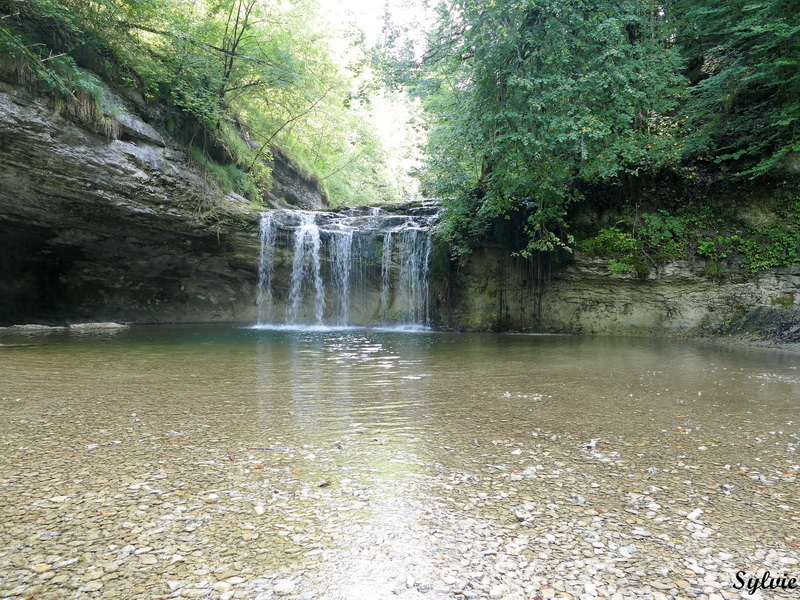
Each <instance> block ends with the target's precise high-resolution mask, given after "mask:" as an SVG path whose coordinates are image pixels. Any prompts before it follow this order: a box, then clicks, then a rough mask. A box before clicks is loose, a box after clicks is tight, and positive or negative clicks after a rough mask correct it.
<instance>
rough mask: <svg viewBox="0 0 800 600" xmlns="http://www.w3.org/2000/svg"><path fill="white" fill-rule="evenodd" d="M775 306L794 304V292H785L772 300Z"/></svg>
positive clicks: (771, 302)
mask: <svg viewBox="0 0 800 600" xmlns="http://www.w3.org/2000/svg"><path fill="white" fill-rule="evenodd" d="M770 304H772V305H773V306H794V294H784V295H783V296H778V297H777V298H773V299H772V300H770Z"/></svg>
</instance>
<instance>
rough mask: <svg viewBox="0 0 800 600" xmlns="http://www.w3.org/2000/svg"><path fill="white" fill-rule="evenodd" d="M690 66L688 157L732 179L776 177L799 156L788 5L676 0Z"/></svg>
mask: <svg viewBox="0 0 800 600" xmlns="http://www.w3.org/2000/svg"><path fill="white" fill-rule="evenodd" d="M670 12H671V14H673V15H675V17H676V19H679V37H678V41H679V43H680V45H681V47H682V49H683V52H684V54H685V56H686V58H687V61H688V64H689V65H690V68H691V70H690V76H691V78H692V83H693V87H692V95H691V98H690V101H689V102H687V103H686V104H684V106H683V108H682V110H681V115H682V117H683V118H684V119H685V120H686V122H687V123H688V125H689V130H688V132H689V135H688V137H687V146H686V151H687V157H689V158H691V159H695V160H696V159H699V160H706V161H709V162H711V163H716V164H717V165H719V166H720V167H722V168H724V169H726V170H728V171H730V172H731V173H733V174H737V175H740V176H746V177H750V178H753V177H759V176H763V175H768V174H771V173H773V172H775V171H776V170H777V169H778V168H779V167H780V166H781V164H782V162H783V161H784V160H785V159H786V158H787V157H788V156H790V155H791V154H792V153H794V152H798V151H800V127H798V124H800V7H799V6H798V5H797V3H796V2H791V1H790V2H787V1H786V0H728V1H726V2H722V3H709V2H698V1H697V0H677V1H676V2H674V3H673V5H672V6H671V8H670Z"/></svg>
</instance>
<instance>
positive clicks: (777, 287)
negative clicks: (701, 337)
mask: <svg viewBox="0 0 800 600" xmlns="http://www.w3.org/2000/svg"><path fill="white" fill-rule="evenodd" d="M437 294H438V296H439V307H440V309H441V312H442V324H443V325H444V326H446V327H451V328H455V329H478V330H505V329H512V330H522V331H525V330H527V331H552V332H578V333H599V334H632V335H675V334H690V335H698V334H704V333H711V332H716V333H737V332H740V333H748V332H749V333H752V334H753V335H754V336H755V337H758V338H762V339H770V338H775V341H782V342H783V343H787V342H792V341H796V342H800V330H798V327H797V322H796V315H797V308H798V305H800V266H798V267H794V268H789V269H782V270H779V271H777V272H773V273H764V274H762V275H760V276H759V277H757V278H755V279H744V278H742V279H736V278H732V279H730V280H726V281H723V282H720V281H717V280H714V279H713V278H710V277H708V276H707V275H706V274H705V273H704V269H703V265H702V263H699V262H698V263H691V262H677V263H673V264H670V265H667V266H665V267H663V268H662V269H660V271H659V272H654V273H652V274H651V276H650V277H649V278H647V279H637V278H635V277H629V276H619V275H612V274H611V273H610V272H609V271H608V268H607V265H606V262H605V261H603V260H599V259H593V258H586V257H577V258H576V260H575V261H574V262H573V263H571V264H570V265H568V266H567V267H565V268H562V269H558V270H555V271H554V272H553V273H552V276H551V278H550V279H549V280H548V281H546V282H544V283H542V282H541V281H538V279H537V277H536V276H535V273H534V272H533V271H532V269H531V265H530V263H528V262H527V261H524V260H521V259H517V258H513V257H510V256H509V255H508V253H506V252H503V251H501V250H497V249H484V250H481V251H478V252H475V253H474V254H473V255H471V256H470V258H469V259H468V260H466V261H465V262H464V263H463V264H461V265H460V267H459V268H458V269H454V270H453V271H452V272H451V273H450V274H449V281H448V282H447V283H446V284H444V285H443V284H441V283H440V285H439V287H438V291H437ZM793 315H794V316H793ZM793 319H794V320H795V322H794V326H793V325H792V320H793ZM793 327H794V328H793ZM772 331H775V332H776V333H775V334H774V335H773V334H772V333H771V332H772ZM781 332H782V333H781ZM793 332H794V333H796V334H797V335H796V336H795V337H797V339H796V340H795V339H794V338H793V337H792V335H794V333H793ZM778 338H780V339H778Z"/></svg>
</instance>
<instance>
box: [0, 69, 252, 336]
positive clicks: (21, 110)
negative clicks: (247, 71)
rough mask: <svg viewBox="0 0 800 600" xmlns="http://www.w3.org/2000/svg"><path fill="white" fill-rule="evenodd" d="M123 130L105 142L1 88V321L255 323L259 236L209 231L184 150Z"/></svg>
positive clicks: (143, 128)
mask: <svg viewBox="0 0 800 600" xmlns="http://www.w3.org/2000/svg"><path fill="white" fill-rule="evenodd" d="M120 123H121V125H122V126H121V127H120V131H121V137H120V139H117V140H108V139H105V138H103V137H100V136H98V135H95V134H94V133H91V132H89V131H87V130H86V129H83V128H81V127H79V126H77V125H75V124H74V123H72V122H71V121H69V120H68V119H66V118H64V117H62V116H61V115H59V114H57V113H55V112H54V111H53V109H52V108H51V107H50V105H49V102H48V100H47V99H46V98H42V97H38V96H36V95H33V94H31V93H29V92H28V91H26V90H25V89H24V88H21V87H19V86H17V85H13V84H10V83H5V82H0V240H2V245H3V248H2V252H0V325H9V324H15V323H32V322H37V323H51V324H62V323H66V322H81V321H87V320H91V321H136V322H159V321H174V322H196V321H219V320H226V321H237V320H244V321H246V320H249V319H251V318H252V317H253V315H254V314H255V306H254V295H255V294H254V285H255V278H256V270H257V262H258V259H257V257H258V240H257V238H256V236H255V234H253V233H251V232H246V231H242V230H238V231H237V230H235V229H225V228H221V227H209V226H208V224H207V223H203V222H202V221H201V220H200V219H199V218H198V217H197V214H196V210H197V209H195V210H193V208H192V207H198V208H199V206H200V205H201V203H202V202H203V200H204V198H206V195H207V194H209V193H214V192H213V191H209V189H208V187H207V185H206V184H205V182H204V180H203V179H202V177H200V175H199V174H198V173H197V172H195V171H194V170H193V169H192V168H191V167H190V166H189V163H188V161H187V160H186V156H185V155H184V154H183V152H182V151H181V150H180V148H178V147H177V146H175V145H170V143H169V141H165V140H164V139H163V138H161V136H160V135H159V134H158V133H157V132H156V131H155V130H153V129H152V128H151V127H150V126H149V125H147V124H146V123H144V122H143V121H142V120H141V119H140V118H139V117H138V116H137V115H135V114H129V113H124V114H123V115H121V118H120ZM240 200H241V199H237V198H236V197H235V196H231V197H229V198H228V201H229V202H231V203H237V201H240ZM254 218H255V216H254Z"/></svg>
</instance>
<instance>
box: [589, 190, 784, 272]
mask: <svg viewBox="0 0 800 600" xmlns="http://www.w3.org/2000/svg"><path fill="white" fill-rule="evenodd" d="M761 217H762V219H761V221H762V222H761V223H760V224H749V223H747V222H746V221H744V220H742V219H737V217H736V216H735V213H734V212H729V213H727V214H725V213H724V212H723V213H719V212H718V213H715V212H714V211H713V209H712V207H710V206H707V205H706V206H700V207H698V206H696V205H688V206H685V207H682V208H681V210H680V211H679V213H677V214H672V213H669V212H667V211H665V210H660V211H657V212H654V213H645V214H642V215H640V216H639V218H638V219H634V218H633V217H630V218H628V219H623V220H620V221H618V222H617V223H615V224H614V225H612V226H607V227H603V228H601V229H600V230H599V231H598V232H597V233H596V235H594V236H592V237H589V238H587V239H585V240H582V241H581V242H579V243H578V245H577V247H578V248H579V249H580V250H581V251H583V252H586V253H587V254H589V255H591V256H602V257H605V258H608V259H609V265H608V267H609V270H610V271H611V272H612V273H618V274H619V273H634V272H635V273H637V274H638V275H640V276H644V275H646V274H647V273H648V272H649V271H650V269H651V268H652V267H653V266H655V265H657V264H659V263H663V262H665V261H669V260H675V259H687V258H691V257H692V256H699V257H701V258H703V259H705V270H706V273H707V274H708V275H709V276H711V277H714V278H722V277H724V276H726V275H727V274H728V273H730V272H731V271H732V270H733V269H736V270H738V271H740V272H741V273H743V274H744V275H745V276H748V277H753V276H755V275H757V274H758V273H760V272H762V271H767V270H771V269H775V268H778V267H784V266H788V265H792V264H796V263H798V262H800V202H798V201H797V200H793V199H792V198H791V197H790V198H789V199H788V201H787V202H786V203H785V204H784V205H783V206H782V207H779V208H778V210H777V212H772V211H769V210H766V209H763V208H762V215H761ZM635 223H639V226H638V227H635V226H634V224H635Z"/></svg>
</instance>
